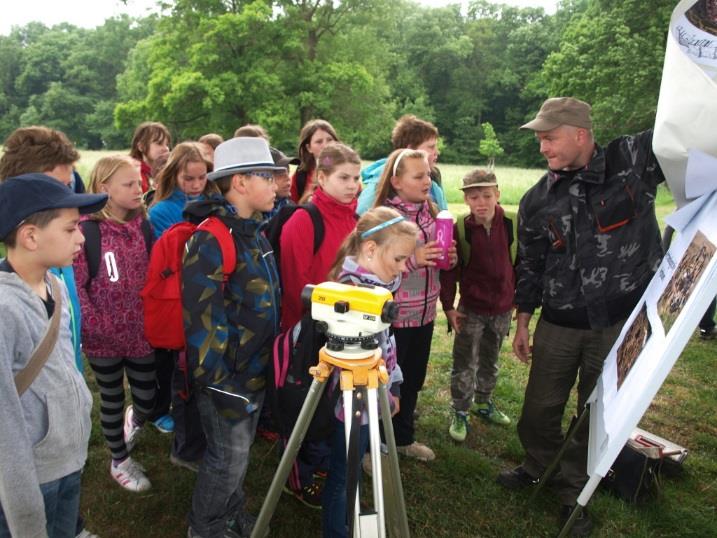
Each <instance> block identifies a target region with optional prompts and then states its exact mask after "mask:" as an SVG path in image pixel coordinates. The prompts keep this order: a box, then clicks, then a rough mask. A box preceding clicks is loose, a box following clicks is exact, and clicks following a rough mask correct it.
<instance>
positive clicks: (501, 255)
mask: <svg viewBox="0 0 717 538" xmlns="http://www.w3.org/2000/svg"><path fill="white" fill-rule="evenodd" d="M459 218H465V221H464V223H465V230H466V235H467V236H469V237H470V251H469V252H463V248H462V247H463V245H462V244H461V242H459V243H458V247H459V248H458V263H457V264H456V266H455V267H454V268H453V269H450V270H446V271H441V276H440V280H441V303H442V304H443V309H444V310H445V311H449V310H453V303H454V301H455V297H456V284H457V283H458V282H460V290H461V298H460V305H461V306H462V307H464V308H466V309H467V310H468V311H470V312H473V313H476V314H480V315H484V316H497V315H500V314H505V313H506V312H508V311H510V310H511V308H512V307H513V295H514V293H515V273H514V270H513V263H512V262H511V259H510V246H511V245H510V241H509V238H510V234H509V230H512V222H511V221H510V220H507V219H506V218H505V212H504V211H503V208H502V207H501V206H500V205H496V206H495V215H494V216H493V221H492V222H491V227H490V230H486V228H485V227H484V226H483V225H480V224H477V223H476V222H475V219H474V218H473V215H471V214H468V215H467V216H466V217H459ZM508 227H510V229H509V228H508ZM453 236H454V237H456V238H457V237H458V226H457V225H454V227H453ZM513 240H515V239H513ZM466 257H468V258H469V259H468V260H466ZM466 262H467V263H466Z"/></svg>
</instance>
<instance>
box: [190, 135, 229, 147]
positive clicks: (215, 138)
mask: <svg viewBox="0 0 717 538" xmlns="http://www.w3.org/2000/svg"><path fill="white" fill-rule="evenodd" d="M197 142H200V143H201V144H206V145H207V146H211V147H212V149H217V146H218V145H219V144H221V143H222V142H224V138H222V135H220V134H217V133H207V134H205V135H202V136H201V137H199V140H197Z"/></svg>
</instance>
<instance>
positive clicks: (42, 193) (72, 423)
mask: <svg viewBox="0 0 717 538" xmlns="http://www.w3.org/2000/svg"><path fill="white" fill-rule="evenodd" d="M106 201H107V195H106V194H75V193H73V192H72V191H71V190H69V189H68V188H67V187H65V186H64V185H62V184H61V183H60V182H58V181H57V180H55V179H53V178H51V177H49V176H46V175H44V174H24V175H21V176H17V177H10V178H8V179H6V180H5V181H3V182H2V183H0V240H2V241H3V242H4V243H5V246H6V247H7V258H6V259H4V260H2V262H0V398H1V399H2V400H1V401H0V536H9V535H12V536H28V537H30V536H51V537H74V536H75V530H76V524H77V517H78V513H79V498H80V473H81V470H82V467H83V466H84V463H85V460H86V459H87V443H88V441H89V436H90V410H91V407H92V396H91V394H90V392H89V390H88V388H87V385H86V384H85V382H84V380H83V378H82V375H81V373H80V372H79V371H78V370H77V368H76V367H75V357H74V350H73V345H72V336H71V331H70V323H69V317H70V312H69V308H68V295H67V289H66V288H65V286H64V285H63V284H62V283H61V282H60V281H59V280H58V279H57V278H55V277H54V276H52V275H51V274H50V272H49V270H50V268H51V267H61V266H66V265H70V264H72V259H73V258H74V257H75V256H76V255H77V254H78V253H79V252H80V250H81V249H82V245H83V243H84V237H83V236H82V233H81V231H80V229H79V226H78V223H79V218H80V214H85V213H94V212H96V211H99V210H100V209H101V208H102V207H103V206H104V204H105V203H106Z"/></svg>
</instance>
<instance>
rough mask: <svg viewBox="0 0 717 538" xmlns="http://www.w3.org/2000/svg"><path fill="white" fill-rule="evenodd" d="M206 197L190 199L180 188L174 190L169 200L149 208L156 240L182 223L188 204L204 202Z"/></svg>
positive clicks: (166, 199)
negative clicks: (173, 226) (196, 201)
mask: <svg viewBox="0 0 717 538" xmlns="http://www.w3.org/2000/svg"><path fill="white" fill-rule="evenodd" d="M203 199H204V196H203V195H200V196H199V197H190V196H187V195H186V194H184V191H182V190H181V189H179V188H176V189H174V191H172V194H171V195H170V196H169V198H165V199H164V200H162V201H161V202H157V203H156V204H154V205H151V206H150V207H149V211H148V214H149V221H150V222H151V223H152V228H153V229H154V238H155V240H156V239H159V238H160V237H161V236H162V234H163V233H164V232H166V231H167V229H168V228H169V227H171V226H172V225H173V224H177V223H178V222H182V221H183V220H184V218H183V217H182V212H183V211H184V207H185V206H186V205H187V203H189V202H191V201H194V200H203Z"/></svg>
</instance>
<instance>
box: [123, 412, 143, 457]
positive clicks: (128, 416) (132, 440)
mask: <svg viewBox="0 0 717 538" xmlns="http://www.w3.org/2000/svg"><path fill="white" fill-rule="evenodd" d="M139 430H140V427H139V426H137V425H135V423H134V407H132V406H131V405H128V406H127V409H125V410H124V444H125V446H126V447H127V452H132V449H133V448H134V445H136V444H137V436H138V435H139Z"/></svg>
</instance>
